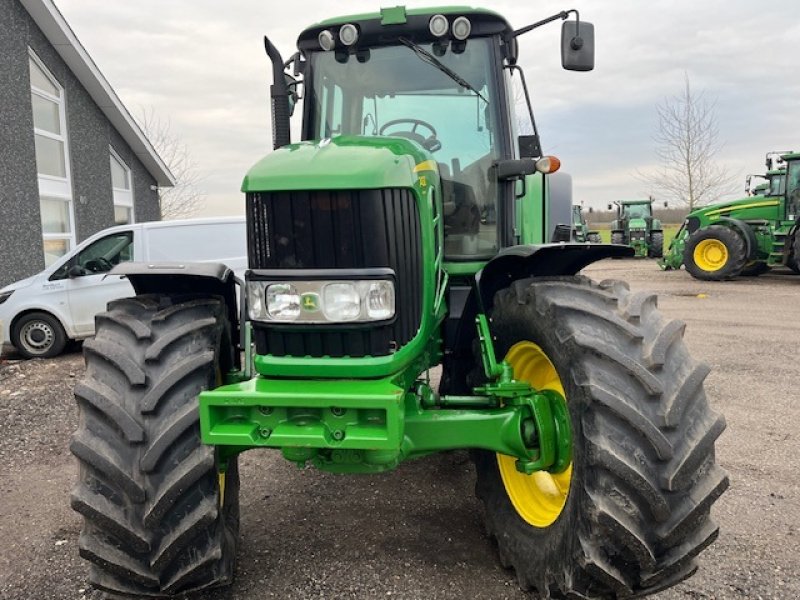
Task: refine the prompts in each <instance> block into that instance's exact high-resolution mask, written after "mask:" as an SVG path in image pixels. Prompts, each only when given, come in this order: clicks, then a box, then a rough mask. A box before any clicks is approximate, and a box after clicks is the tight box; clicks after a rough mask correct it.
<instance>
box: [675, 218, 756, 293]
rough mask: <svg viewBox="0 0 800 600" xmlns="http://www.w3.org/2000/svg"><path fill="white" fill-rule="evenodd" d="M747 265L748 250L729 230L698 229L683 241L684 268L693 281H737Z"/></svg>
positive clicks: (711, 227)
mask: <svg viewBox="0 0 800 600" xmlns="http://www.w3.org/2000/svg"><path fill="white" fill-rule="evenodd" d="M746 262H747V246H746V244H745V241H744V239H743V238H742V236H741V235H739V234H738V233H736V232H735V231H734V230H733V229H730V228H729V227H723V226H721V225H711V226H710V227H706V228H704V229H698V230H697V231H695V232H694V233H693V234H692V235H690V236H689V239H688V240H687V241H686V246H685V247H684V250H683V265H684V266H685V267H686V270H687V271H688V272H689V273H690V274H691V275H692V277H694V278H695V279H702V280H704V281H723V280H725V279H733V278H734V277H738V276H739V275H740V274H741V273H742V269H744V266H745V263H746Z"/></svg>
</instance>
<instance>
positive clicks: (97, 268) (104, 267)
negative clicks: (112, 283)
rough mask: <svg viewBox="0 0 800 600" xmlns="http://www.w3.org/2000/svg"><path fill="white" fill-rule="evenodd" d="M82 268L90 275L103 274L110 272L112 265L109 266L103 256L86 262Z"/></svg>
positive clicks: (109, 263) (108, 262)
mask: <svg viewBox="0 0 800 600" xmlns="http://www.w3.org/2000/svg"><path fill="white" fill-rule="evenodd" d="M83 266H84V268H85V269H87V270H89V271H91V272H92V273H105V272H106V271H110V270H111V269H113V268H114V265H113V264H111V262H110V261H109V260H108V259H107V258H105V257H104V256H98V257H96V258H93V259H91V260H87V261H86V264H85V265H83Z"/></svg>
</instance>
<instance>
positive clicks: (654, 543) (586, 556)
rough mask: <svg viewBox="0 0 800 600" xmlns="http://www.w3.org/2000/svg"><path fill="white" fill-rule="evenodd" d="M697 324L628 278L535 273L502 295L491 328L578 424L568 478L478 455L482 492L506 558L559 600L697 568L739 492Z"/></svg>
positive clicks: (640, 586)
mask: <svg viewBox="0 0 800 600" xmlns="http://www.w3.org/2000/svg"><path fill="white" fill-rule="evenodd" d="M683 330H684V325H683V323H681V322H680V321H668V320H665V319H664V318H663V317H662V316H661V314H660V313H659V311H658V310H657V308H656V298H655V296H652V295H648V294H643V293H637V294H631V293H630V292H629V291H628V289H627V286H626V285H625V284H623V283H621V282H603V283H600V284H596V283H594V282H591V281H590V280H588V279H586V278H583V277H564V278H552V279H529V280H523V281H519V282H516V283H514V284H512V286H511V287H510V288H508V289H506V290H502V291H500V292H498V293H497V295H496V296H495V304H494V309H493V311H492V333H493V335H495V336H496V342H495V348H496V351H497V354H498V356H505V357H506V360H508V361H509V362H510V363H511V364H512V365H513V366H514V372H515V378H519V379H522V380H527V381H528V382H529V383H531V384H532V385H533V386H534V387H536V388H538V389H553V390H557V391H562V392H563V395H564V397H565V398H566V401H567V406H568V408H569V413H570V417H571V423H572V448H573V451H572V464H571V466H570V468H569V469H568V470H567V471H566V472H565V474H560V475H550V474H548V473H544V472H540V473H534V474H533V475H523V474H521V473H519V472H517V471H516V470H515V469H514V467H513V459H510V458H509V457H505V456H502V455H498V454H494V453H491V452H487V451H476V452H475V453H474V454H473V456H474V460H475V465H476V471H477V485H476V492H477V495H478V497H479V498H480V499H481V500H482V501H483V504H484V506H485V513H486V523H487V530H488V533H489V535H490V537H491V538H493V539H494V540H495V541H496V543H497V546H498V553H499V559H500V562H501V564H502V565H503V566H505V567H513V568H514V570H515V571H516V575H517V580H518V582H519V584H520V586H521V587H522V588H523V589H524V590H533V591H534V592H535V594H536V596H538V597H542V598H549V597H559V598H566V597H569V598H595V599H599V598H602V599H611V598H628V597H631V596H633V595H636V596H639V595H646V594H650V593H653V592H656V591H658V590H661V589H665V588H667V587H670V586H672V585H674V584H676V583H678V582H679V581H682V580H683V579H685V578H687V577H689V576H690V575H692V574H693V573H694V572H695V570H696V568H697V567H696V563H695V557H696V556H697V555H698V554H699V553H700V552H701V551H702V550H703V549H704V548H705V547H706V546H708V545H709V544H710V543H711V542H713V540H714V539H715V538H716V537H717V534H718V528H717V526H716V525H715V524H714V523H713V522H712V521H711V519H710V515H709V513H710V508H711V505H712V504H713V503H714V502H715V501H716V500H717V498H718V497H719V496H720V495H721V494H722V493H723V491H724V490H725V489H726V488H727V486H728V477H727V475H726V473H725V472H724V471H723V470H722V469H721V468H720V467H718V466H717V465H716V464H715V460H714V443H715V440H716V439H717V437H718V436H719V435H720V434H721V433H722V431H723V430H724V428H725V421H724V419H723V417H722V416H721V415H719V414H717V413H715V412H714V411H712V410H711V408H710V407H709V404H708V402H707V400H706V397H705V394H704V391H703V380H704V378H705V376H706V375H707V373H708V371H709V369H708V367H707V366H706V365H705V364H702V363H698V362H696V361H694V360H692V359H691V358H690V356H689V354H688V352H687V350H686V346H685V345H684V342H683Z"/></svg>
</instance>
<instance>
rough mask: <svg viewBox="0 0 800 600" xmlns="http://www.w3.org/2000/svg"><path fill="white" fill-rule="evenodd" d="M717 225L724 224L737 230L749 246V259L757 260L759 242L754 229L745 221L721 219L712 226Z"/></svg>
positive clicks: (728, 218) (730, 218) (729, 218)
mask: <svg viewBox="0 0 800 600" xmlns="http://www.w3.org/2000/svg"><path fill="white" fill-rule="evenodd" d="M717 224H724V225H727V226H728V227H730V228H731V229H735V230H736V231H738V232H739V233H740V234H741V235H742V237H743V238H744V242H745V244H746V245H747V258H748V259H753V258H756V253H757V250H758V240H756V234H755V232H754V231H753V229H752V228H751V227H750V226H749V225H748V224H747V223H745V222H744V221H740V220H739V219H734V218H732V217H720V218H719V219H716V220H715V221H714V222H713V223H712V225H717Z"/></svg>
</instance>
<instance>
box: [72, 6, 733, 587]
mask: <svg viewBox="0 0 800 600" xmlns="http://www.w3.org/2000/svg"><path fill="white" fill-rule="evenodd" d="M570 15H574V19H572V18H570ZM557 20H563V21H564V23H563V24H562V42H561V54H562V63H563V66H564V67H565V68H567V69H572V70H577V71H588V70H590V69H591V68H592V66H593V54H594V50H593V46H594V29H593V27H592V25H591V24H590V23H587V22H584V21H580V20H579V19H578V13H577V12H576V11H574V10H570V11H564V12H561V13H559V14H557V15H553V16H551V17H549V18H546V19H543V20H541V21H538V22H536V23H533V24H531V25H528V26H527V27H522V28H520V29H516V30H515V29H514V28H513V27H511V25H510V24H509V23H508V22H507V21H506V20H505V19H504V18H503V17H501V16H500V15H498V14H496V13H494V12H490V11H487V10H480V9H470V8H463V7H457V8H437V9H434V10H424V9H408V10H406V9H405V8H403V7H395V8H389V9H384V10H381V11H380V12H376V13H370V14H361V15H355V16H347V17H340V18H334V19H330V20H327V21H323V22H321V23H318V24H316V25H313V26H311V27H309V28H307V29H305V30H304V31H303V32H302V33H301V34H300V37H299V39H298V42H297V46H298V52H297V53H296V54H294V56H292V57H291V58H290V59H289V60H288V61H284V60H283V58H282V57H281V55H280V53H279V52H278V50H277V48H276V47H275V46H274V45H273V44H272V43H271V42H270V41H269V40H265V44H266V49H267V53H268V55H269V57H270V59H271V62H272V71H273V84H272V87H271V97H272V118H273V137H274V139H273V142H274V148H275V149H274V151H273V152H271V153H270V154H269V155H267V156H266V157H264V158H263V159H261V160H260V161H259V162H257V163H256V164H255V165H254V166H253V167H252V168H251V169H250V171H249V172H248V173H247V175H246V176H245V178H244V183H243V186H242V188H243V191H244V193H245V197H246V211H247V243H248V248H249V267H250V268H249V271H248V273H247V276H246V279H245V281H243V282H240V281H236V279H235V278H234V277H233V275H232V273H231V271H230V270H229V269H228V268H226V267H225V266H223V265H221V264H220V265H211V264H200V265H197V264H174V265H168V264H160V265H159V264H156V265H148V264H135V263H128V264H126V265H124V266H119V267H117V269H118V270H117V271H116V272H117V273H119V274H124V275H126V276H127V277H128V278H129V279H130V281H131V283H132V285H133V286H134V288H135V290H136V293H137V294H138V295H137V296H136V297H134V298H129V299H126V300H119V301H115V302H112V303H111V304H110V305H109V307H108V311H107V312H105V313H103V314H101V315H99V316H98V318H97V335H96V337H95V338H94V339H93V340H90V341H87V342H86V344H85V349H84V352H85V356H86V363H87V370H86V376H85V378H84V379H83V380H82V381H81V382H80V383H79V384H78V385H77V387H76V389H75V395H76V397H77V401H78V405H79V407H80V425H79V428H78V430H77V432H76V433H75V436H74V438H73V440H72V445H71V449H72V452H73V453H74V454H75V455H76V456H77V457H78V460H79V464H80V479H79V482H78V484H77V486H76V488H75V490H74V492H73V494H72V506H73V507H74V508H75V510H77V511H78V512H79V513H80V514H81V515H82V516H83V518H84V526H83V531H82V533H81V536H80V542H79V546H80V553H81V555H82V556H83V557H84V558H85V559H87V560H88V561H89V562H90V563H91V567H90V580H91V582H92V583H93V584H94V585H95V586H96V587H99V588H102V589H104V590H108V591H110V592H112V593H117V594H125V595H140V596H169V595H177V594H183V593H185V592H187V591H190V590H196V589H200V588H206V587H209V586H214V585H222V584H227V583H229V582H230V581H231V578H232V576H233V573H234V568H233V563H234V557H235V556H236V545H237V538H238V532H237V529H238V523H239V498H238V492H239V471H238V469H237V458H238V456H239V454H241V453H242V452H244V451H273V452H275V451H276V452H280V453H281V454H282V455H283V457H284V458H285V459H286V460H288V461H290V462H291V463H294V464H295V465H297V466H298V467H300V468H302V467H308V466H313V467H316V468H317V469H321V470H323V471H329V472H333V473H341V474H351V473H379V472H384V471H388V470H391V469H394V468H395V467H397V465H399V464H400V463H401V462H403V461H405V460H410V459H414V458H418V457H423V456H427V455H430V454H433V453H436V452H442V451H447V450H455V449H468V450H469V451H470V452H471V455H472V458H473V460H474V464H475V472H476V476H477V485H476V490H477V494H478V496H479V497H480V499H481V500H482V501H483V504H484V506H485V513H486V523H487V528H488V532H489V535H490V536H491V538H493V539H494V540H496V543H497V545H498V553H499V557H500V562H501V563H502V564H504V565H507V566H508V567H513V568H514V569H515V570H516V573H517V578H518V581H519V582H520V585H521V586H522V587H523V588H525V589H531V590H534V591H535V593H536V594H537V595H538V596H542V597H549V596H551V595H555V596H561V597H563V596H570V597H576V598H577V597H581V598H627V597H630V596H632V595H640V594H647V593H651V592H655V591H656V590H660V589H663V588H666V587H669V586H671V585H674V584H675V583H677V582H679V581H681V580H683V579H685V578H686V577H688V576H690V575H691V574H692V573H694V571H695V570H696V568H697V564H696V557H697V555H698V554H699V553H700V552H701V551H702V550H703V549H704V548H705V547H706V546H708V545H709V544H710V543H711V542H712V541H713V540H714V539H715V538H716V536H717V531H718V530H717V526H716V525H715V524H714V523H713V522H712V521H711V520H710V518H709V511H710V508H711V505H712V504H713V503H714V501H715V500H716V499H717V498H718V497H719V495H720V494H721V493H722V492H723V490H725V488H726V486H727V484H728V479H727V476H726V474H725V473H724V471H723V470H722V469H721V468H719V467H718V466H716V464H715V461H714V443H715V440H716V438H717V437H718V436H719V435H720V433H721V432H722V430H723V429H724V427H725V421H724V420H723V417H722V416H720V415H719V414H717V413H716V412H714V411H713V410H711V408H710V407H709V403H708V401H707V399H706V396H705V393H704V391H703V380H704V378H705V376H706V374H707V373H708V367H707V366H706V365H704V364H702V363H699V362H697V361H694V360H693V359H692V358H691V357H690V356H689V354H688V352H687V349H686V346H685V345H684V342H683V339H682V337H683V335H682V334H683V330H684V325H683V323H681V322H679V321H675V320H670V319H668V318H665V317H663V316H662V315H661V314H660V313H659V311H658V309H657V308H656V299H655V297H654V296H653V295H650V294H647V293H632V292H631V291H629V289H628V287H627V286H626V285H625V284H624V283H621V282H611V281H606V282H602V283H595V282H594V281H591V280H590V279H588V278H587V277H584V276H581V275H580V274H579V272H580V271H581V269H582V268H583V267H585V266H586V265H588V264H589V263H591V262H593V261H596V260H599V259H603V258H606V257H614V256H626V255H630V254H631V253H632V251H631V250H630V249H629V248H623V247H619V246H611V245H602V244H574V243H569V242H567V243H559V244H539V245H537V244H536V242H538V241H541V240H543V239H545V238H546V237H549V234H550V230H549V225H550V223H548V217H547V214H546V212H547V210H546V207H547V199H548V185H547V177H546V174H547V173H551V172H553V171H555V170H556V169H557V168H558V164H559V163H558V161H557V160H556V159H555V158H554V157H549V156H543V155H542V152H541V150H540V144H539V137H538V135H536V134H534V135H532V136H525V137H521V138H514V137H512V134H511V132H512V131H513V129H514V123H515V115H514V114H513V105H514V103H513V101H512V98H511V97H510V95H509V90H510V89H512V82H513V81H514V80H515V79H518V80H519V81H520V82H521V83H522V84H523V85H524V77H523V72H522V70H521V69H520V67H519V66H518V64H517V60H518V43H519V40H520V38H521V36H523V35H524V34H526V33H527V32H529V31H531V30H533V29H535V28H537V27H539V26H542V25H544V24H546V23H549V22H551V21H557ZM285 69H288V70H289V71H290V72H289V73H288V74H287V73H285ZM295 77H302V85H303V87H304V93H303V94H302V95H303V99H304V101H303V106H302V134H301V139H300V140H299V141H296V142H294V143H292V141H291V140H290V135H289V131H290V129H289V116H290V113H291V111H292V108H293V106H294V103H295V100H296V99H297V96H298V94H297V93H296V92H297V88H298V86H299V85H300V82H299V81H298V80H296V79H295ZM527 96H528V94H527V92H526V97H527ZM528 112H529V116H530V117H531V118H532V114H533V113H532V111H531V110H530V105H528ZM534 131H536V129H535V127H534ZM545 232H547V233H545ZM438 365H441V383H440V385H439V386H438V387H437V386H435V385H434V383H433V381H434V379H432V378H431V376H430V375H429V374H430V371H431V369H433V368H434V367H436V366H438ZM263 476H264V477H275V476H276V475H275V474H274V473H264V474H263ZM343 476H344V475H343ZM342 485H346V481H343V482H342ZM252 508H254V509H255V510H258V511H259V512H260V513H261V514H262V515H269V514H270V513H269V507H268V506H264V507H252ZM304 515H305V517H304V518H306V517H307V518H309V519H310V520H311V521H313V520H314V516H313V515H312V516H310V517H309V516H308V514H307V513H304ZM320 518H322V517H320ZM387 518H388V519H393V520H395V521H397V519H398V518H400V519H402V515H399V516H398V515H387ZM353 526H354V527H358V524H354V525H353ZM308 535H309V536H310V538H309V543H310V544H313V540H312V538H313V536H314V528H313V527H312V528H310V529H309V533H308ZM487 542H488V541H487ZM488 550H489V544H488V543H487V551H488ZM275 552H280V544H279V543H277V542H276V543H275Z"/></svg>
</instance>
